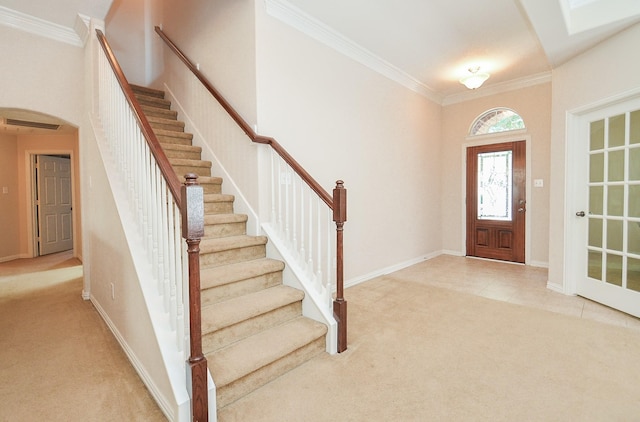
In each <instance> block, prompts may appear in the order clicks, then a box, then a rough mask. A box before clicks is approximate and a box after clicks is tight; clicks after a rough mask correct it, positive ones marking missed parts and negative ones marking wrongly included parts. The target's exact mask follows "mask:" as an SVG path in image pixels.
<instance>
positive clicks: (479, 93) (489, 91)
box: [441, 72, 551, 106]
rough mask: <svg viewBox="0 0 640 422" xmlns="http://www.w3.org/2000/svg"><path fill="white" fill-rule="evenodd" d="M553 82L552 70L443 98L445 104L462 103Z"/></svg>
mask: <svg viewBox="0 0 640 422" xmlns="http://www.w3.org/2000/svg"><path fill="white" fill-rule="evenodd" d="M550 82H551V72H543V73H538V74H535V75H531V76H525V77H524V78H519V79H514V80H512V81H507V82H501V83H497V84H493V85H489V86H485V87H484V88H479V89H474V90H468V91H464V92H460V93H458V94H451V95H448V96H446V97H444V99H443V100H442V102H441V104H442V105H443V106H448V105H451V104H456V103H462V102H464V101H469V100H475V99H478V98H482V97H488V96H490V95H496V94H501V93H503V92H509V91H514V90H516V89H523V88H528V87H530V86H535V85H541V84H546V83H550Z"/></svg>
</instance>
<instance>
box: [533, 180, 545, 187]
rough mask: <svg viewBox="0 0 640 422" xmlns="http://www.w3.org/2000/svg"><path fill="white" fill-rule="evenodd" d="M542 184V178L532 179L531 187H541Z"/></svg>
mask: <svg viewBox="0 0 640 422" xmlns="http://www.w3.org/2000/svg"><path fill="white" fill-rule="evenodd" d="M543 186H544V181H543V180H542V179H534V180H533V187H534V188H541V187H543Z"/></svg>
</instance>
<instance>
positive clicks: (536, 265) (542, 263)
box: [529, 261, 549, 268]
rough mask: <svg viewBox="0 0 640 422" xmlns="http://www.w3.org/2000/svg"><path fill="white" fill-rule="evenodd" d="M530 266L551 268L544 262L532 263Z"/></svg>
mask: <svg viewBox="0 0 640 422" xmlns="http://www.w3.org/2000/svg"><path fill="white" fill-rule="evenodd" d="M529 265H531V266H532V267H539V268H549V263H548V262H544V261H531V262H530V263H529Z"/></svg>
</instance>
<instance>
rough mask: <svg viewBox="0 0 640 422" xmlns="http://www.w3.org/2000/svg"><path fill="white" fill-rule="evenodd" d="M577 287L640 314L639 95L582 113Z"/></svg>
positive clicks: (620, 307) (578, 290) (612, 305)
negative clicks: (583, 114)
mask: <svg viewBox="0 0 640 422" xmlns="http://www.w3.org/2000/svg"><path fill="white" fill-rule="evenodd" d="M579 126H580V129H579V131H578V139H577V144H578V145H580V146H581V147H582V152H581V154H580V156H581V157H585V158H586V160H585V161H586V165H584V166H582V167H583V168H584V170H583V171H582V173H580V171H578V172H577V173H576V174H577V175H578V177H580V179H581V180H579V181H578V186H577V188H576V189H577V195H576V197H577V201H576V203H575V204H576V208H575V209H574V210H571V212H573V213H575V217H573V216H572V217H571V218H574V219H575V220H574V225H575V227H576V229H575V233H576V234H577V236H575V240H574V242H575V243H574V248H576V249H577V251H579V253H578V255H577V256H576V261H577V265H575V266H573V268H574V269H575V271H576V272H577V273H578V275H577V278H576V293H577V294H579V295H581V296H584V297H587V298H589V299H592V300H595V301H597V302H600V303H603V304H605V305H607V306H610V307H612V308H615V309H619V310H621V311H623V312H627V313H629V314H632V315H635V316H639V317H640V101H638V100H636V101H634V102H629V103H626V104H618V105H616V106H615V107H610V108H607V109H604V110H599V111H597V112H592V113H590V114H588V115H585V116H583V117H582V118H581V119H580V122H579Z"/></svg>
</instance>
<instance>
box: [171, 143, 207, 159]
mask: <svg viewBox="0 0 640 422" xmlns="http://www.w3.org/2000/svg"><path fill="white" fill-rule="evenodd" d="M162 149H163V150H164V153H165V154H166V156H167V158H186V159H190V160H199V159H200V158H201V156H202V148H201V147H196V146H192V145H180V144H164V145H162Z"/></svg>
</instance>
